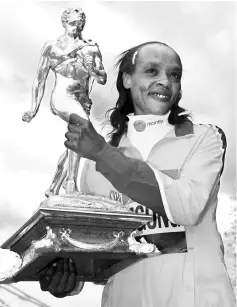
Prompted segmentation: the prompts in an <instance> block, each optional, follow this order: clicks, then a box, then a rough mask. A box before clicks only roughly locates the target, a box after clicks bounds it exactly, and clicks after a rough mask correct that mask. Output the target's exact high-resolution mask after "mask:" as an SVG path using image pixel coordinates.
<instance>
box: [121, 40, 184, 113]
mask: <svg viewBox="0 0 237 307" xmlns="http://www.w3.org/2000/svg"><path fill="white" fill-rule="evenodd" d="M181 76H182V64H181V62H180V59H179V57H178V55H177V54H176V53H175V51H174V50H173V49H171V48H169V47H167V46H163V45H159V44H150V45H146V46H143V47H142V48H141V49H140V51H139V52H138V54H137V57H136V67H135V71H134V73H133V74H132V75H129V74H126V73H124V74H123V84H124V87H125V88H127V89H128V88H129V89H130V91H131V95H132V99H133V104H134V113H135V115H139V114H157V115H164V114H166V113H167V112H168V111H169V110H170V109H171V107H172V105H173V104H174V103H175V102H176V101H177V99H178V96H179V94H180V91H181Z"/></svg>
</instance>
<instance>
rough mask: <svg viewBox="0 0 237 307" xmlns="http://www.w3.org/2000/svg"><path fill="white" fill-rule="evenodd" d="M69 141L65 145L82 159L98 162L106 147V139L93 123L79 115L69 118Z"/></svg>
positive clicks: (72, 115)
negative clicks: (101, 152) (99, 155)
mask: <svg viewBox="0 0 237 307" xmlns="http://www.w3.org/2000/svg"><path fill="white" fill-rule="evenodd" d="M65 137H66V138H67V141H65V143H64V145H65V146H66V147H67V148H68V149H71V150H73V151H74V152H76V153H78V154H79V155H80V156H81V157H84V158H87V159H90V160H94V161H96V159H97V155H98V153H99V152H100V151H101V150H102V149H103V148H104V146H105V145H106V142H105V139H104V138H103V137H102V136H101V135H100V134H99V133H97V132H96V130H95V128H94V127H93V125H92V123H91V122H90V121H89V120H86V119H84V118H82V117H80V116H79V115H77V114H74V113H73V114H71V115H70V117H69V124H68V132H67V133H66V134H65Z"/></svg>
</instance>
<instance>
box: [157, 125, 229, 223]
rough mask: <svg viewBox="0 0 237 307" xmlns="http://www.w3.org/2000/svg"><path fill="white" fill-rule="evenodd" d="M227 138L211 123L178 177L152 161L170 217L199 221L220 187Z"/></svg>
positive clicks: (176, 220)
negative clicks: (157, 166) (169, 174)
mask: <svg viewBox="0 0 237 307" xmlns="http://www.w3.org/2000/svg"><path fill="white" fill-rule="evenodd" d="M225 152H226V138H225V134H224V132H223V131H222V130H221V129H220V128H218V127H215V126H210V127H209V129H208V130H207V131H206V133H205V134H204V136H203V138H202V140H201V142H200V143H199V145H198V147H197V148H195V150H194V151H193V152H192V154H191V156H190V157H188V159H187V161H186V162H185V164H184V165H183V168H182V169H181V170H180V171H179V174H178V178H177V179H176V180H175V179H172V178H171V177H170V176H168V175H167V174H165V173H163V172H162V171H159V170H157V169H156V167H155V165H153V166H152V165H151V167H152V169H153V171H154V173H155V175H156V178H157V181H158V182H159V184H160V187H161V192H163V200H164V206H165V209H166V213H167V217H168V219H169V220H170V221H171V222H172V223H175V224H179V225H197V224H198V223H199V221H200V220H201V218H202V215H203V213H204V211H205V209H206V206H207V205H208V200H209V198H210V197H211V196H212V193H213V192H217V191H218V190H216V188H217V187H218V188H219V184H220V176H221V174H222V171H223V168H224V158H225Z"/></svg>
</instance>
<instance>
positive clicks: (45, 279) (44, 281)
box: [40, 263, 56, 291]
mask: <svg viewBox="0 0 237 307" xmlns="http://www.w3.org/2000/svg"><path fill="white" fill-rule="evenodd" d="M55 270H56V263H54V264H51V265H50V266H49V267H48V268H47V269H46V271H45V273H44V275H42V276H41V277H40V288H41V290H42V291H48V287H49V285H50V283H51V280H52V277H53V274H54V272H55Z"/></svg>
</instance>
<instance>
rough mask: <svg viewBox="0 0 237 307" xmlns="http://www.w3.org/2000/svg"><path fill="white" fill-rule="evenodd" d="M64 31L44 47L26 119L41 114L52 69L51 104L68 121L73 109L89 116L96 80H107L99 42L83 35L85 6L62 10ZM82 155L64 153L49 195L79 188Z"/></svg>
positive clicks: (76, 190) (48, 191)
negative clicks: (90, 95)
mask: <svg viewBox="0 0 237 307" xmlns="http://www.w3.org/2000/svg"><path fill="white" fill-rule="evenodd" d="M61 20H62V25H63V27H64V28H65V33H64V35H62V36H60V37H59V38H58V39H56V40H55V41H48V42H47V43H46V44H45V46H44V47H43V50H42V53H41V59H40V63H39V68H38V72H37V77H36V79H35V81H34V84H33V90H32V107H31V111H29V112H25V113H24V115H23V117H22V120H23V121H26V122H30V121H31V120H32V119H33V118H34V117H35V116H36V114H37V112H38V110H39V107H40V103H41V100H42V98H43V95H44V88H45V83H46V79H47V76H48V73H49V70H50V69H51V70H52V71H53V72H54V74H55V84H54V89H53V92H52V95H51V101H50V107H51V110H52V112H53V114H55V115H58V116H59V117H60V118H61V119H63V120H64V121H66V122H68V121H69V116H70V114H71V113H76V114H78V115H80V116H81V117H83V118H86V119H89V115H90V109H91V105H92V102H91V100H90V98H89V94H90V91H91V89H92V85H93V82H94V80H96V81H97V82H98V83H99V84H103V85H104V84H105V83H106V79H107V76H106V73H105V71H104V67H103V64H102V56H101V52H100V50H99V46H98V45H97V44H96V43H95V42H93V41H92V40H90V39H89V40H86V39H83V38H82V31H83V28H84V26H85V23H86V15H85V13H84V12H83V11H82V9H78V8H69V9H67V10H65V11H64V12H63V14H62V18H61ZM79 161H80V156H79V155H78V154H76V153H74V152H73V151H71V150H66V151H65V152H64V153H63V155H62V156H61V157H60V159H59V161H58V165H57V170H56V173H55V175H54V178H53V181H52V184H51V186H50V188H49V189H48V190H47V191H46V193H45V194H46V196H47V197H49V196H51V195H57V194H58V193H59V190H60V187H61V186H62V185H63V187H64V188H65V190H66V194H74V193H75V192H78V188H77V183H76V180H77V172H78V166H79Z"/></svg>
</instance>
